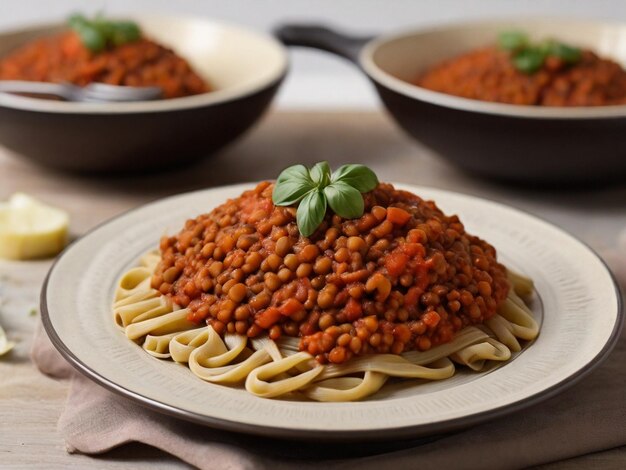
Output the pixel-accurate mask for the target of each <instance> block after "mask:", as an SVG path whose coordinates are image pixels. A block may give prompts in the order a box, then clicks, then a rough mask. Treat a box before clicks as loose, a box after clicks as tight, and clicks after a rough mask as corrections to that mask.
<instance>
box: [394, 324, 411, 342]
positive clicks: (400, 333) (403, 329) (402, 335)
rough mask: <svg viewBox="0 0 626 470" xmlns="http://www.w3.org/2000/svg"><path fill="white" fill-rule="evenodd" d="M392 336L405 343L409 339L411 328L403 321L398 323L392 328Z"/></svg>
mask: <svg viewBox="0 0 626 470" xmlns="http://www.w3.org/2000/svg"><path fill="white" fill-rule="evenodd" d="M393 336H394V338H395V339H397V340H398V341H400V342H401V343H402V344H406V343H408V342H409V340H410V339H411V330H409V327H408V326H406V325H405V324H403V323H399V324H397V325H395V326H394V328H393Z"/></svg>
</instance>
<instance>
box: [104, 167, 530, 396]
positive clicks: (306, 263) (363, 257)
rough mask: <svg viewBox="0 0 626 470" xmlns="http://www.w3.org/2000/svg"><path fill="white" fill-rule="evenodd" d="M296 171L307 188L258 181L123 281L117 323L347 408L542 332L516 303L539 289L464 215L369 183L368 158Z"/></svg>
mask: <svg viewBox="0 0 626 470" xmlns="http://www.w3.org/2000/svg"><path fill="white" fill-rule="evenodd" d="M299 167H301V168H299V169H298V171H299V172H300V173H299V174H300V177H301V181H299V182H298V181H294V179H293V178H284V179H283V180H282V181H281V178H279V180H278V181H277V182H276V183H271V182H263V183H260V184H258V185H257V186H256V188H254V189H251V190H248V191H245V192H244V193H243V194H242V195H241V196H239V197H237V198H235V199H231V200H228V201H226V202H225V203H224V204H222V205H221V206H219V207H217V208H215V209H213V210H212V211H211V212H209V213H207V214H203V215H200V216H198V217H197V218H195V219H189V220H187V222H186V223H185V226H184V228H183V229H182V230H181V231H180V232H179V233H178V234H176V235H173V236H164V237H163V238H162V240H161V243H160V253H159V254H152V255H150V256H148V257H147V258H146V260H144V261H143V266H142V267H140V268H135V270H131V271H130V272H129V273H127V274H126V275H125V276H124V277H123V278H122V280H121V281H120V287H119V288H118V292H117V293H116V302H115V304H114V314H115V319H116V321H117V323H118V324H119V325H120V326H122V327H123V328H125V330H126V334H127V336H129V337H130V338H131V339H135V340H138V339H145V341H144V349H146V350H147V351H148V352H151V353H152V354H154V355H156V356H157V357H172V358H173V359H174V360H176V361H177V362H187V363H188V364H189V367H190V368H191V369H192V371H193V372H194V373H195V374H196V375H198V376H200V377H201V378H203V379H204V380H208V381H213V382H225V383H231V382H237V381H244V380H245V382H246V388H247V389H248V390H249V391H251V392H252V393H256V394H258V395H260V396H280V395H284V394H285V393H289V392H294V391H300V392H301V393H304V394H305V395H307V396H309V397H310V398H313V399H317V400H331V401H342V400H353V399H359V398H362V397H363V396H367V395H369V394H371V393H374V392H375V391H376V390H378V388H380V387H381V386H382V384H383V383H384V381H385V380H386V378H387V377H388V376H394V375H395V376H400V377H420V378H430V379H440V378H446V377H449V376H450V375H452V373H454V366H453V365H452V364H453V363H452V362H451V361H450V358H451V359H452V360H453V361H455V362H458V363H461V364H465V365H467V366H469V367H471V368H473V369H479V368H480V367H481V366H482V364H483V363H484V362H485V361H486V360H499V361H502V360H507V359H508V358H509V357H510V352H511V351H518V350H519V349H520V348H521V346H520V344H519V342H518V341H517V339H516V338H521V339H523V340H531V339H533V338H534V337H535V336H536V335H537V333H538V326H537V324H536V322H535V321H534V320H533V318H532V315H531V313H530V311H529V310H528V308H527V307H526V306H525V304H524V303H523V302H522V301H521V300H520V298H519V297H518V295H517V294H520V295H529V294H530V293H531V292H532V281H530V280H529V279H526V278H524V277H523V276H520V275H517V274H515V273H512V272H511V271H508V270H507V269H506V268H505V267H504V266H503V265H502V264H500V263H499V262H498V261H497V258H496V250H495V249H494V248H493V247H492V246H491V245H490V244H488V243H487V242H485V241H483V240H481V239H480V238H478V237H476V236H473V235H471V234H468V233H467V232H466V231H465V228H464V226H463V224H462V223H461V221H460V220H459V218H458V217H457V216H456V215H452V216H447V215H445V214H444V213H443V212H442V211H441V210H440V209H439V208H438V207H437V206H436V204H435V203H434V202H432V201H425V200H423V199H421V198H420V197H418V196H417V195H414V194H412V193H410V192H407V191H402V190H397V189H395V188H394V187H393V186H392V185H391V184H386V183H378V181H377V180H376V178H375V175H374V176H373V180H372V179H371V178H372V175H373V173H372V174H371V175H370V174H369V173H368V174H367V175H366V176H368V177H370V182H369V183H367V184H364V183H359V182H358V181H357V180H358V177H359V174H363V173H359V172H366V171H368V172H369V171H370V170H368V169H365V170H364V168H365V167H362V166H361V165H351V166H350V168H349V169H348V170H343V168H344V167H342V168H341V169H339V170H338V172H336V173H334V174H332V175H331V174H330V172H329V170H325V168H327V165H326V166H324V165H319V164H318V166H316V168H317V170H316V168H314V169H313V170H311V171H310V172H309V171H308V170H306V168H304V167H302V166H299ZM292 168H295V167H292ZM342 172H343V173H342ZM324 173H326V174H324ZM370 173H371V172H370ZM302 175H303V176H302ZM337 175H339V176H337ZM292 176H293V175H292ZM280 185H282V186H281V188H280V189H281V190H282V189H283V186H285V187H286V189H285V190H283V191H282V194H283V195H285V194H286V196H284V197H282V200H281V198H280V197H278V198H277V193H278V191H277V187H278V186H280ZM365 190H366V191H365ZM285 191H286V192H285ZM355 191H356V192H355ZM361 192H363V194H361ZM338 193H341V195H339V196H338V195H337V194H338ZM356 195H358V198H357V197H356ZM273 196H274V197H273ZM298 200H299V205H298V207H297V208H296V207H295V203H294V201H295V202H297V201H298ZM347 200H351V201H353V202H352V204H356V205H357V206H359V207H358V208H357V209H356V210H353V208H351V207H349V206H350V204H347V205H346V204H345V202H346V201H347ZM320 204H321V205H320ZM327 204H328V205H330V208H331V210H326V205H327ZM316 208H317V209H316ZM346 211H347V212H350V211H352V214H357V213H358V214H359V215H358V217H352V218H346V217H342V216H340V215H338V212H339V213H342V214H345V213H347V212H346ZM311 212H313V213H314V214H317V215H315V216H314V218H315V220H313V222H312V224H309V225H308V228H305V227H306V224H307V219H306V217H309V216H310V214H311ZM303 232H305V233H307V236H305V235H304V234H303ZM168 315H169V318H167V317H168ZM159 318H167V321H165V320H164V321H160V320H159ZM155 320H156V321H155ZM146 322H148V323H149V322H152V323H151V324H150V325H147V327H146V325H143V324H146ZM475 325H481V326H480V328H476V327H475ZM190 332H191V333H190ZM209 343H210V344H212V346H207V345H208V344H209ZM229 343H230V344H229ZM235 343H236V345H235ZM203 348H204V352H202V350H203ZM238 348H239V349H238ZM248 349H250V350H249V351H248V352H247V353H243V352H242V351H244V350H248ZM254 351H256V352H254ZM260 352H265V355H264V356H263V357H261V356H262V355H261V354H260ZM255 356H256V359H255ZM220 357H221V358H222V359H223V360H220V359H218V358H220ZM398 361H400V362H398ZM253 365H254V367H252V366H253ZM296 366H298V367H296ZM271 367H274V369H276V370H274V369H271ZM294 367H296V369H298V370H299V372H300V373H293V371H294V370H295V369H294ZM227 369H228V370H227ZM289 371H291V372H292V374H291V376H290V377H289V378H287V379H285V378H282V379H280V380H275V381H270V380H269V377H274V378H275V377H277V376H279V375H280V374H281V373H282V374H285V373H286V372H289ZM224 374H226V375H227V376H228V377H226V378H224V377H222V375H224ZM229 374H230V375H229ZM307 374H308V375H307ZM354 374H357V375H358V374H362V375H363V374H364V375H363V377H361V378H360V379H359V378H356V379H355V378H354V377H353V376H354ZM288 375H289V374H288ZM234 377H236V379H234ZM281 377H284V375H282V376H281ZM337 377H340V379H339V381H338V379H337ZM341 377H343V379H341ZM305 379H306V380H305ZM341 380H344V381H346V380H347V382H345V383H341ZM355 380H356V381H357V382H358V384H357V385H355V382H354V381H355ZM290 381H291V382H290Z"/></svg>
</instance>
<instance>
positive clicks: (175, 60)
mask: <svg viewBox="0 0 626 470" xmlns="http://www.w3.org/2000/svg"><path fill="white" fill-rule="evenodd" d="M0 80H29V81H42V82H55V83H58V82H70V83H74V84H76V85H79V86H85V85H88V84H90V83H93V82H100V83H107V84H111V85H124V86H138V87H141V86H158V87H160V88H161V89H162V90H163V96H164V98H177V97H182V96H190V95H196V94H199V93H206V92H208V91H210V86H209V85H208V84H207V83H206V82H205V81H204V80H203V79H202V78H200V76H199V75H198V74H197V73H196V72H194V70H193V69H192V68H191V66H190V65H189V64H188V63H187V61H186V60H185V59H183V58H181V57H179V56H177V55H176V54H175V53H174V52H173V51H172V50H171V49H168V48H166V47H163V46H161V45H159V44H157V43H155V42H153V41H151V40H149V39H146V38H143V37H142V38H140V39H139V40H137V41H133V42H128V43H126V44H121V45H119V46H116V47H113V48H107V49H106V50H103V51H100V52H93V51H91V50H89V49H88V48H87V47H85V45H84V44H83V43H82V42H81V40H80V38H79V36H78V34H76V33H75V32H73V31H69V32H66V33H62V34H59V35H56V36H52V37H45V38H41V39H37V40H35V41H32V42H30V43H28V44H26V45H25V46H23V47H21V48H19V49H17V50H16V51H14V52H13V53H11V54H10V55H8V56H6V57H4V58H3V59H2V60H0Z"/></svg>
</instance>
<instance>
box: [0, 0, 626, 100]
mask: <svg viewBox="0 0 626 470" xmlns="http://www.w3.org/2000/svg"><path fill="white" fill-rule="evenodd" d="M98 10H104V11H105V12H107V13H115V14H123V13H132V12H152V13H172V14H178V15H192V16H205V17H211V18H215V19H221V20H226V21H229V22H234V23H239V24H242V25H247V26H249V27H251V28H254V29H257V30H263V31H270V30H271V28H272V27H273V26H275V25H277V24H279V23H281V22H285V21H294V20H296V21H305V22H323V23H327V24H330V25H335V26H339V27H341V28H342V29H344V30H347V31H351V32H355V33H359V34H360V33H365V34H370V33H371V34H374V33H382V32H387V31H393V30H394V29H396V28H404V27H410V26H423V25H434V24H440V23H446V22H453V21H461V20H466V19H482V18H497V17H515V16H551V17H581V18H597V19H605V20H612V21H623V20H625V19H626V1H625V0H543V1H540V0H430V1H427V0H386V1H382V0H317V1H313V0H230V1H226V0H222V1H216V0H21V1H19V0H0V29H3V30H6V29H11V28H13V27H17V26H22V25H26V24H29V23H33V22H40V21H50V20H53V19H55V20H63V19H64V18H66V17H67V15H68V14H69V13H71V12H74V11H83V12H91V13H93V12H96V11H98ZM291 56H292V66H291V73H290V75H289V78H288V79H287V81H286V82H285V84H284V86H283V87H282V89H281V91H280V94H279V96H278V101H277V104H278V106H280V107H282V108H301V109H302V108H309V109H310V108H318V109H319V108H358V109H362V108H373V107H377V106H379V103H378V100H377V98H376V96H375V94H374V92H373V90H372V89H371V88H370V85H369V83H368V82H367V80H366V79H365V78H364V77H363V76H362V75H361V74H360V73H359V72H357V70H356V69H355V68H354V66H352V65H351V64H349V63H348V62H346V61H343V60H342V59H339V58H336V57H333V56H331V55H330V54H326V53H323V52H318V51H313V50H305V49H298V50H293V51H292V53H291Z"/></svg>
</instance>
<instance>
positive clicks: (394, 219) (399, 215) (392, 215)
mask: <svg viewBox="0 0 626 470" xmlns="http://www.w3.org/2000/svg"><path fill="white" fill-rule="evenodd" d="M410 218H411V214H409V213H408V212H407V211H405V210H404V209H400V208H399V207H388V208H387V220H388V221H389V222H391V223H392V224H395V225H404V224H406V223H407V222H408V221H409V219H410Z"/></svg>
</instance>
